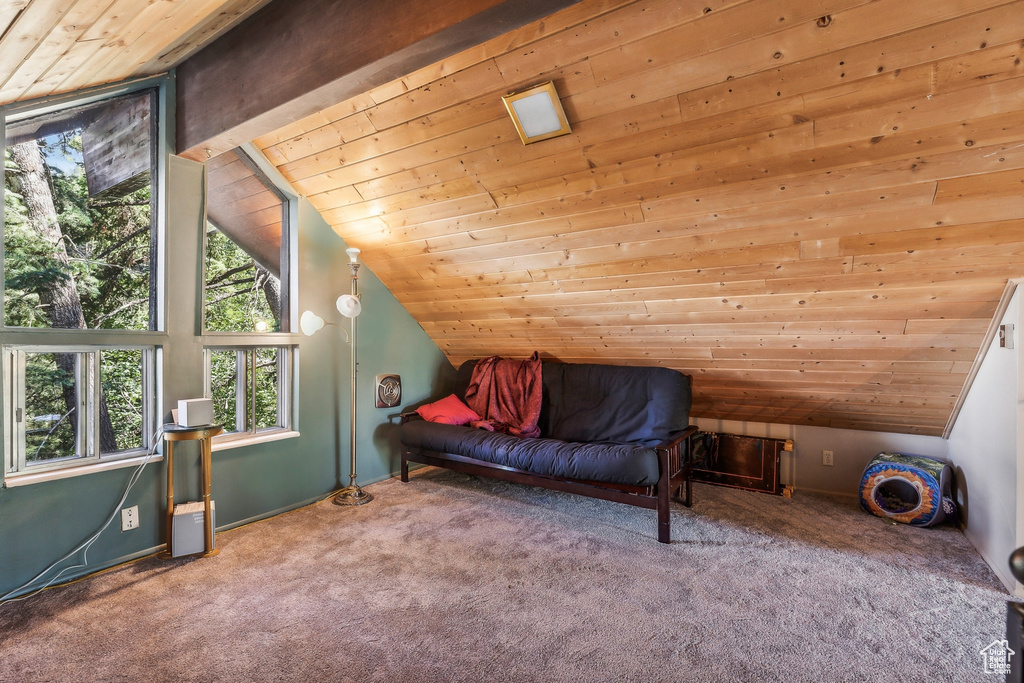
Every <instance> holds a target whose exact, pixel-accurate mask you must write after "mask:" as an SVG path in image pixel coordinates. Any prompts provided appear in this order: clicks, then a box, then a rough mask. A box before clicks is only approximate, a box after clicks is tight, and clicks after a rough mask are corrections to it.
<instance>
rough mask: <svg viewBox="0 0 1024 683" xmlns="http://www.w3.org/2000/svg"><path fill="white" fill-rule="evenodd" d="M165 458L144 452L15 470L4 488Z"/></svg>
mask: <svg viewBox="0 0 1024 683" xmlns="http://www.w3.org/2000/svg"><path fill="white" fill-rule="evenodd" d="M163 459H164V456H162V455H161V454H159V453H155V454H153V455H149V454H146V453H143V454H142V455H133V456H130V457H127V458H120V459H118V460H106V461H101V462H91V463H89V464H88V465H78V466H75V467H62V468H59V469H53V470H45V471H43V472H15V473H12V474H8V475H7V476H5V477H4V488H12V487H14V486H28V485H29V484H39V483H41V482H44V481H57V480H58V479H69V478H71V477H77V476H80V475H83V474H95V473H96V472H106V471H108V470H119V469H121V468H122V467H138V466H139V465H141V464H142V463H144V462H148V463H154V462H160V461H161V460H163Z"/></svg>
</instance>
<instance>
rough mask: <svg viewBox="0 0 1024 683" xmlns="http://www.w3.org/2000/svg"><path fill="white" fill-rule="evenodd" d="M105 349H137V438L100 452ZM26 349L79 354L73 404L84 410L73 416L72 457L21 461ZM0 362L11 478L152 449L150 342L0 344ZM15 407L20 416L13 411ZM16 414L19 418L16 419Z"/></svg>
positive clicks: (153, 414) (153, 407)
mask: <svg viewBox="0 0 1024 683" xmlns="http://www.w3.org/2000/svg"><path fill="white" fill-rule="evenodd" d="M104 351H141V352H142V359H141V362H142V367H141V374H142V396H141V404H142V424H141V433H140V441H141V444H140V445H139V446H137V447H135V448H128V449H124V450H119V451H112V452H108V453H103V452H102V448H101V447H100V430H99V427H98V423H99V413H100V402H101V395H102V380H103V378H102V360H101V357H102V354H103V352H104ZM30 353H42V354H51V353H54V354H55V353H75V354H81V355H82V356H83V357H84V358H85V360H86V363H85V367H81V366H79V367H78V368H76V374H77V375H78V377H77V378H76V384H77V385H78V387H79V398H78V406H77V407H78V408H79V409H81V408H85V410H84V411H82V414H80V415H79V416H78V417H77V418H76V419H77V420H78V425H79V427H78V428H77V429H76V434H77V439H76V441H77V443H76V444H75V452H76V454H75V455H74V456H69V457H65V458H56V459H53V460H51V461H46V462H42V463H37V464H33V463H29V462H28V461H27V460H26V456H27V450H28V449H27V448H26V441H25V436H26V422H27V420H26V416H25V414H24V411H25V400H26V394H25V378H26V373H25V367H26V366H25V356H26V354H30ZM0 354H2V364H3V394H4V396H5V397H6V398H7V400H5V401H4V412H3V414H4V424H5V425H10V426H12V427H13V428H8V429H7V430H5V439H4V475H5V478H6V477H10V478H16V477H19V476H23V475H30V474H38V473H40V472H49V471H52V470H60V469H74V468H76V467H83V466H87V465H92V464H96V463H100V462H112V461H118V460H125V459H130V458H134V457H138V456H143V455H145V454H146V453H148V452H149V451H150V449H151V448H152V447H153V436H154V434H155V431H156V391H155V386H154V384H155V382H154V379H155V376H156V372H155V370H156V355H157V349H156V347H155V346H149V345H139V344H132V345H109V344H103V345H96V344H88V345H81V344H78V345H64V344H60V345H20V344H5V345H3V347H2V348H0ZM19 411H20V415H19V414H18V413H19ZM19 417H20V419H19Z"/></svg>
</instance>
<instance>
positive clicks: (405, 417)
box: [398, 410, 423, 424]
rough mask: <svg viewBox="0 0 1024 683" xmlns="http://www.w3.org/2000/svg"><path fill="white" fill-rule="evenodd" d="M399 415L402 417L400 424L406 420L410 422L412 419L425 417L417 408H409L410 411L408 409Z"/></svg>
mask: <svg viewBox="0 0 1024 683" xmlns="http://www.w3.org/2000/svg"><path fill="white" fill-rule="evenodd" d="M398 417H399V418H400V420H399V424H405V423H406V422H409V421H410V420H422V419H423V418H422V417H420V414H419V413H417V412H416V411H415V410H409V411H406V412H404V413H399V415H398Z"/></svg>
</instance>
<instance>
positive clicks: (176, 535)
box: [171, 500, 217, 557]
mask: <svg viewBox="0 0 1024 683" xmlns="http://www.w3.org/2000/svg"><path fill="white" fill-rule="evenodd" d="M205 518H206V506H205V505H203V502H202V501H196V502H194V503H181V504H180V505H175V506H174V515H173V517H172V521H171V557H181V556H183V555H195V554H196V553H201V552H205V551H206V537H205V536H206V527H205V526H204V525H203V520H204V519H205ZM210 518H211V519H210V521H211V524H210V528H212V529H216V528H217V506H216V505H215V504H214V501H212V500H211V501H210ZM214 547H216V537H214ZM211 550H212V548H211Z"/></svg>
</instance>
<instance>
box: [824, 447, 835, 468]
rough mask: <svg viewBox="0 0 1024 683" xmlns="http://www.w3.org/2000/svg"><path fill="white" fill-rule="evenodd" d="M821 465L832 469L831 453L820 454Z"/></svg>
mask: <svg viewBox="0 0 1024 683" xmlns="http://www.w3.org/2000/svg"><path fill="white" fill-rule="evenodd" d="M821 464H822V465H824V466H825V467H832V465H833V464H834V463H833V462H832V451H822V452H821Z"/></svg>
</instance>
